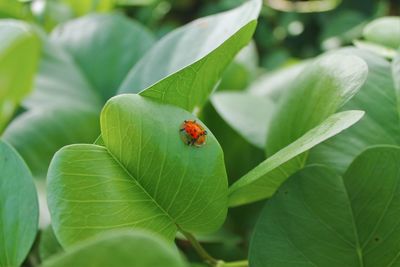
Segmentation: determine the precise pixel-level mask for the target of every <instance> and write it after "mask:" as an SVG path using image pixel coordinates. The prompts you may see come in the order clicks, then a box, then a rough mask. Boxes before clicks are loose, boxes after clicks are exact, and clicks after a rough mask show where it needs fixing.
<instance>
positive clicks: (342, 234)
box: [250, 146, 400, 267]
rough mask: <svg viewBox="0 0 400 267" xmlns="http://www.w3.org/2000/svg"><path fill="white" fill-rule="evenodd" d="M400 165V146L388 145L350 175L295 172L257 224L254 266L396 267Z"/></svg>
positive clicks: (365, 156) (362, 159)
mask: <svg viewBox="0 0 400 267" xmlns="http://www.w3.org/2000/svg"><path fill="white" fill-rule="evenodd" d="M399 162H400V148H398V147H391V146H387V147H385V146H383V147H375V148H370V149H368V150H367V151H365V152H364V153H362V154H361V155H360V156H358V157H357V158H356V159H355V161H354V162H353V163H352V164H351V166H350V168H349V169H348V170H347V171H346V173H345V174H344V177H340V176H338V175H337V174H336V173H335V172H334V171H333V170H331V169H329V168H327V167H322V166H310V167H306V168H305V169H303V170H301V171H299V172H298V173H296V174H294V175H293V176H292V177H291V178H290V179H289V180H288V181H287V182H286V183H285V184H284V185H283V186H282V187H281V188H280V189H279V193H277V194H276V195H275V196H274V197H273V198H272V199H271V200H269V201H268V204H267V205H266V206H265V209H264V211H263V213H262V214H261V216H260V218H259V221H258V223H257V226H256V229H255V232H254V235H253V238H252V242H251V247H250V265H251V266H254V267H261V266H262V267H268V266H274V267H286V266H293V265H296V266H304V267H306V266H310V267H311V266H327V267H330V266H332V267H333V266H398V265H399V263H400V258H399V247H398V244H399V236H400V226H399V224H398V217H399V216H400V214H399V209H398V206H399V205H400V187H399V184H400V179H399V177H400V168H399ZM382 178H384V179H382Z"/></svg>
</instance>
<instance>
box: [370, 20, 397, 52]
mask: <svg viewBox="0 0 400 267" xmlns="http://www.w3.org/2000/svg"><path fill="white" fill-rule="evenodd" d="M399 25H400V18H399V17H384V18H379V19H376V20H374V21H372V22H371V23H369V24H368V25H367V26H365V28H364V31H363V35H364V38H365V39H366V40H367V41H370V42H373V43H376V44H381V45H384V46H387V47H390V48H394V49H399V48H400V27H399Z"/></svg>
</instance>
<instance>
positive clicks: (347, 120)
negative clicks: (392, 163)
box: [229, 111, 364, 206]
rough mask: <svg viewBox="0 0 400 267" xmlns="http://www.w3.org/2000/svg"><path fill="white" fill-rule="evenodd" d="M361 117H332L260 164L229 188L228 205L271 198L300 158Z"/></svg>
mask: <svg viewBox="0 0 400 267" xmlns="http://www.w3.org/2000/svg"><path fill="white" fill-rule="evenodd" d="M363 114H364V113H363V112H362V111H347V112H341V113H337V114H334V115H332V116H330V117H329V118H327V119H326V120H325V121H323V122H322V123H321V124H319V125H318V126H317V127H315V128H313V129H311V130H310V131H308V132H307V133H306V134H304V135H303V136H301V137H300V138H299V139H297V140H296V141H294V142H293V143H291V144H290V145H288V146H287V147H285V148H283V149H282V150H280V151H278V152H277V153H276V154H274V155H273V156H271V157H269V158H268V159H266V160H265V161H263V162H262V163H260V164H259V165H258V166H257V167H255V168H254V169H252V170H251V171H250V172H248V173H247V174H246V175H244V176H243V177H242V178H240V179H239V180H238V181H237V182H236V183H235V184H233V185H232V186H231V187H230V188H229V205H230V206H237V205H243V204H247V203H250V202H253V201H257V200H260V199H263V198H268V197H271V196H272V195H273V194H274V193H275V191H276V190H277V189H278V188H279V187H280V185H281V184H282V182H284V181H285V180H286V179H287V178H289V176H290V175H291V174H292V173H294V172H295V171H297V170H299V169H301V168H302V167H303V166H304V162H301V161H300V162H299V157H298V156H299V155H302V153H304V152H306V151H307V150H309V149H311V148H312V147H314V146H316V145H318V144H319V143H321V142H323V141H325V140H326V139H328V138H330V137H332V136H334V135H336V134H338V133H340V132H341V131H343V130H345V129H346V128H348V127H350V126H351V125H353V124H354V123H356V122H357V121H358V120H360V118H361V117H362V116H363Z"/></svg>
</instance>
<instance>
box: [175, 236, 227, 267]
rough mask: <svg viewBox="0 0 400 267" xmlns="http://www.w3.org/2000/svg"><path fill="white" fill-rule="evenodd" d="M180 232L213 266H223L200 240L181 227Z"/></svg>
mask: <svg viewBox="0 0 400 267" xmlns="http://www.w3.org/2000/svg"><path fill="white" fill-rule="evenodd" d="M179 232H181V233H182V234H183V235H184V236H185V237H186V239H187V240H188V241H189V242H190V243H191V244H192V246H193V248H194V249H195V250H196V252H197V254H199V256H200V257H201V258H202V259H203V260H204V261H205V262H207V263H208V264H210V265H211V266H215V267H218V266H221V265H220V261H218V260H217V259H215V258H214V257H212V256H211V255H210V254H208V252H207V251H206V250H205V249H204V248H203V247H202V245H201V244H200V243H199V241H197V239H196V238H195V237H194V236H193V235H192V234H191V233H188V232H186V231H184V230H182V229H179ZM233 267H235V266H233Z"/></svg>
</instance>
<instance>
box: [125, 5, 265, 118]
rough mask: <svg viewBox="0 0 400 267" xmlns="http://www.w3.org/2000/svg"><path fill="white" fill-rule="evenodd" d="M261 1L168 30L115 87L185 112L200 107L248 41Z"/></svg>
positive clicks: (252, 31)
mask: <svg viewBox="0 0 400 267" xmlns="http://www.w3.org/2000/svg"><path fill="white" fill-rule="evenodd" d="M260 6H261V1H259V0H251V1H249V2H248V3H246V4H243V5H242V6H240V7H238V8H236V9H233V10H232V11H229V12H226V13H221V14H218V15H214V16H209V17H205V18H202V19H199V20H196V21H193V22H192V23H190V24H188V25H186V26H184V27H181V28H179V29H177V30H175V31H173V32H172V33H170V34H168V35H167V36H165V37H164V38H163V39H162V40H160V41H159V42H158V43H157V44H156V45H155V47H154V48H153V49H152V50H151V51H150V52H149V53H148V54H147V55H146V56H144V57H143V58H142V60H141V61H140V62H139V63H138V64H137V66H136V67H135V68H133V69H132V70H131V72H130V73H129V74H128V76H127V78H126V80H125V81H124V83H123V84H122V86H121V89H120V92H124V93H140V94H141V95H143V96H146V97H150V98H153V99H156V100H158V101H161V102H162V103H168V104H173V105H176V106H179V107H182V108H184V109H186V110H188V111H193V110H195V109H196V108H197V109H199V108H201V107H202V105H203V104H204V103H205V102H206V100H207V98H208V96H209V94H210V93H211V92H212V90H213V89H214V87H215V84H216V83H217V82H218V80H219V79H220V77H221V75H222V72H223V70H224V69H225V68H226V67H227V65H228V64H229V63H230V62H231V61H232V59H233V57H234V56H235V55H236V54H237V53H238V52H239V51H240V49H241V48H243V47H244V46H246V45H247V44H248V43H249V41H250V39H251V36H252V35H253V33H254V30H255V27H256V21H255V19H256V18H257V16H258V14H259V12H260ZM209 36H212V37H214V38H209ZM182 51H185V52H184V53H182ZM159 59H163V60H162V61H161V62H160V60H159ZM203 77H207V79H203Z"/></svg>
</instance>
